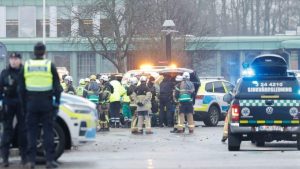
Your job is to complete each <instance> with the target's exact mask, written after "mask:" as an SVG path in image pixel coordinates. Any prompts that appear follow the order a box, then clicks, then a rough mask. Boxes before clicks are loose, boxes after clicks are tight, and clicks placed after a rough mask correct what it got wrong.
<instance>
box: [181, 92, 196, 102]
mask: <svg viewBox="0 0 300 169" xmlns="http://www.w3.org/2000/svg"><path fill="white" fill-rule="evenodd" d="M178 100H179V102H191V101H193V99H192V96H191V94H186V93H185V94H180V95H179V99H178Z"/></svg>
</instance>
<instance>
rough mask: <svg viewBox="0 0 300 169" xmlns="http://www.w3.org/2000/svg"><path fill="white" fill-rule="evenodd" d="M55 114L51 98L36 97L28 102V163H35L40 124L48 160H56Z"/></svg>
mask: <svg viewBox="0 0 300 169" xmlns="http://www.w3.org/2000/svg"><path fill="white" fill-rule="evenodd" d="M53 123H54V112H53V107H52V99H51V98H47V97H46V98H41V97H34V98H29V99H28V101H27V114H26V125H27V129H28V133H27V141H28V161H29V162H32V163H35V159H36V152H37V138H38V135H40V134H41V133H40V130H39V129H40V124H42V129H43V141H44V142H43V146H44V148H45V152H46V160H47V161H53V160H54V152H55V150H54V149H55V147H54V132H53V130H54V129H53Z"/></svg>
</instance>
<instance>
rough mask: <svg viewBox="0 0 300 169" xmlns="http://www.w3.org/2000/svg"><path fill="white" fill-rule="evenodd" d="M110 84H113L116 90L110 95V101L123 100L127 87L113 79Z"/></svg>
mask: <svg viewBox="0 0 300 169" xmlns="http://www.w3.org/2000/svg"><path fill="white" fill-rule="evenodd" d="M110 84H111V85H112V86H113V88H114V92H113V93H112V94H111V95H110V98H109V101H110V102H117V101H118V102H119V101H121V97H122V96H123V95H124V94H125V93H126V90H125V88H124V87H123V86H122V85H121V83H120V82H118V81H117V80H113V81H111V82H110Z"/></svg>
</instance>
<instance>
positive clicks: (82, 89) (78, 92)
mask: <svg viewBox="0 0 300 169" xmlns="http://www.w3.org/2000/svg"><path fill="white" fill-rule="evenodd" d="M84 88H85V86H84V85H81V86H78V87H77V89H76V94H77V96H83V92H84Z"/></svg>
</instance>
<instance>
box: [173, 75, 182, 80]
mask: <svg viewBox="0 0 300 169" xmlns="http://www.w3.org/2000/svg"><path fill="white" fill-rule="evenodd" d="M175 80H176V82H181V81H182V80H183V77H182V76H181V75H177V76H176V78H175Z"/></svg>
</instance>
